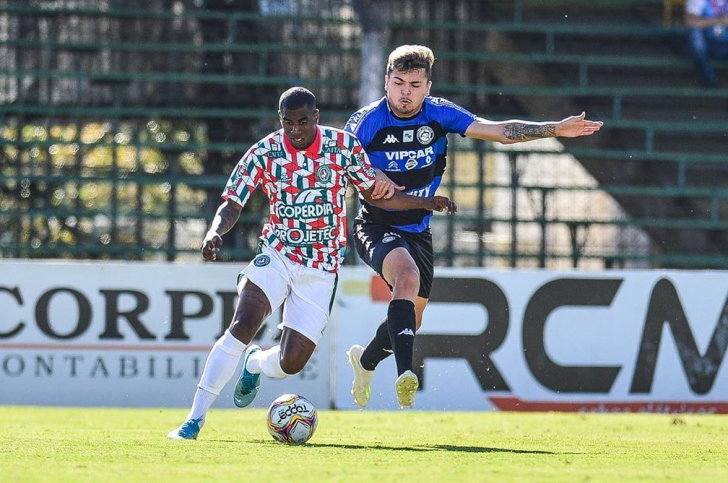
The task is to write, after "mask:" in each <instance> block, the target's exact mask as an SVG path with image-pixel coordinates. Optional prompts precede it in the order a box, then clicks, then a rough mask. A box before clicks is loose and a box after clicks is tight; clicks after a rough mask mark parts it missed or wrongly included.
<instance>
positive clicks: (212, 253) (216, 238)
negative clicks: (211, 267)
mask: <svg viewBox="0 0 728 483" xmlns="http://www.w3.org/2000/svg"><path fill="white" fill-rule="evenodd" d="M221 247H222V237H221V236H220V235H218V234H217V233H215V232H214V231H209V232H207V235H205V239H204V240H202V246H200V248H201V249H202V257H203V258H204V259H205V260H217V252H219V251H220V248H221Z"/></svg>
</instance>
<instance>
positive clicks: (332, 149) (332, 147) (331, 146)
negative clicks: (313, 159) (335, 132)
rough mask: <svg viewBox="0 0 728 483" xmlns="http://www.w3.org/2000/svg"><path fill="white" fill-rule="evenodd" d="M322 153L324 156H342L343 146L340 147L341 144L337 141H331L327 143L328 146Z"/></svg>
mask: <svg viewBox="0 0 728 483" xmlns="http://www.w3.org/2000/svg"><path fill="white" fill-rule="evenodd" d="M321 152H322V153H324V154H341V146H339V143H337V142H336V141H334V140H331V141H329V142H327V143H326V145H325V146H324V147H323V148H322V149H321Z"/></svg>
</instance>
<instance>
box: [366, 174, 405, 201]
mask: <svg viewBox="0 0 728 483" xmlns="http://www.w3.org/2000/svg"><path fill="white" fill-rule="evenodd" d="M374 174H375V181H374V191H372V198H373V199H375V200H379V199H385V200H388V199H389V198H391V197H392V196H394V193H395V192H396V191H402V190H403V189H404V186H400V185H398V184H397V183H395V182H394V181H392V180H391V179H389V177H388V176H387V175H386V174H384V172H383V171H381V170H380V169H378V168H374Z"/></svg>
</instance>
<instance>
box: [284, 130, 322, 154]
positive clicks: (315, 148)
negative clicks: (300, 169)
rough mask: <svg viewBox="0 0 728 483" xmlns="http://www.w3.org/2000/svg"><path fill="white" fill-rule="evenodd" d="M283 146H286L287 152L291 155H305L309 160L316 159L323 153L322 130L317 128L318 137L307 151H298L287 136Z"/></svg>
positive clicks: (315, 137)
mask: <svg viewBox="0 0 728 483" xmlns="http://www.w3.org/2000/svg"><path fill="white" fill-rule="evenodd" d="M283 144H285V146H286V151H288V152H289V153H291V154H297V153H303V154H305V155H307V156H308V157H309V158H315V157H316V156H317V155H318V153H319V152H320V151H321V129H320V128H319V126H316V136H314V138H313V142H312V143H311V144H310V145H309V146H308V147H307V148H305V149H298V148H296V147H294V146H293V144H291V141H290V140H289V139H288V136H286V134H285V133H284V134H283Z"/></svg>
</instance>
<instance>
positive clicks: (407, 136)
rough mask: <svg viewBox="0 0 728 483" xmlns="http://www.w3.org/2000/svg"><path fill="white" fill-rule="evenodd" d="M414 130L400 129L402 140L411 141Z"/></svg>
mask: <svg viewBox="0 0 728 483" xmlns="http://www.w3.org/2000/svg"><path fill="white" fill-rule="evenodd" d="M414 136H415V132H414V131H412V130H411V129H408V130H407V131H402V140H403V141H404V142H406V143H411V142H412V141H414V139H415V138H414Z"/></svg>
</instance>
